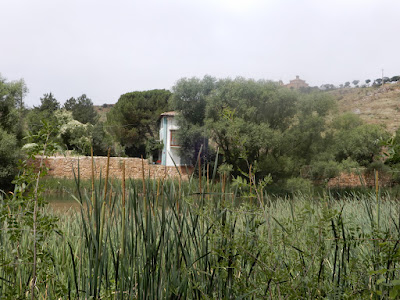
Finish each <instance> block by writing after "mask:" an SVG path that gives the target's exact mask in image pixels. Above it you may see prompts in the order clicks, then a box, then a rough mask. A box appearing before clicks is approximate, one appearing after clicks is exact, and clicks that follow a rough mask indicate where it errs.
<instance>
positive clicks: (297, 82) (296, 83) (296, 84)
mask: <svg viewBox="0 0 400 300" xmlns="http://www.w3.org/2000/svg"><path fill="white" fill-rule="evenodd" d="M285 86H286V87H287V88H290V89H301V88H307V87H309V85H308V84H307V83H306V81H305V80H303V79H300V77H299V75H297V76H296V79H293V80H290V83H288V84H286V85H285Z"/></svg>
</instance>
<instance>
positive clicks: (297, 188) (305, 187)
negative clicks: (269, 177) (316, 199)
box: [285, 177, 313, 194]
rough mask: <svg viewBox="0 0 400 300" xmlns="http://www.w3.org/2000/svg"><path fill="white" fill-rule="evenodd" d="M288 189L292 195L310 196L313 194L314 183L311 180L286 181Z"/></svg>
mask: <svg viewBox="0 0 400 300" xmlns="http://www.w3.org/2000/svg"><path fill="white" fill-rule="evenodd" d="M285 186H286V189H287V191H288V192H290V193H292V194H296V193H301V194H310V193H311V192H312V187H313V183H312V181H311V180H309V179H305V178H300V177H294V178H289V179H287V180H286V184H285Z"/></svg>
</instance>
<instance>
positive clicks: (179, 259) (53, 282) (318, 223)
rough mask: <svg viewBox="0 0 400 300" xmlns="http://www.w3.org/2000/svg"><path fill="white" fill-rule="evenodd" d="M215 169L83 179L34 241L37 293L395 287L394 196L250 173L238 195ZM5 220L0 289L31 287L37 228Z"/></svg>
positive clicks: (260, 294)
mask: <svg viewBox="0 0 400 300" xmlns="http://www.w3.org/2000/svg"><path fill="white" fill-rule="evenodd" d="M221 181H222V183H219V184H216V185H214V184H212V183H211V182H209V183H207V181H203V182H202V184H201V186H202V187H201V189H200V183H199V182H198V181H197V180H196V181H194V180H193V181H189V182H186V183H179V181H165V182H163V181H153V180H144V181H129V182H127V183H126V188H125V189H122V182H114V184H113V185H112V186H111V185H107V188H105V184H104V181H98V182H96V184H95V190H94V191H93V193H92V191H91V186H90V185H89V186H88V187H87V186H86V187H84V188H81V189H79V191H80V192H79V193H77V200H78V201H79V202H80V203H81V204H82V205H81V208H80V209H79V210H78V212H77V213H76V214H72V215H58V217H59V220H58V222H57V227H56V228H54V229H52V233H51V234H50V235H49V236H48V237H47V239H46V240H45V241H44V243H43V246H42V248H41V249H40V251H41V252H42V253H43V260H42V261H38V270H39V272H38V281H37V295H38V297H39V298H49V299H50V298H56V297H63V298H66V299H68V298H70V299H78V298H82V299H86V298H88V299H89V298H91V297H92V298H102V299H164V298H169V299H186V298H188V299H216V298H218V299H230V298H238V299H264V298H271V299H279V298H282V299H283V298H289V299H302V298H307V299H315V298H359V299H365V298H367V297H368V298H371V297H372V298H373V299H374V298H376V299H379V298H381V297H384V298H388V297H389V296H392V297H393V298H396V297H397V294H396V293H397V291H398V290H399V288H400V286H399V284H398V281H397V279H398V276H399V270H398V264H399V253H400V251H399V246H400V245H399V240H400V239H399V235H400V229H399V228H400V219H399V218H400V215H399V211H398V203H397V202H396V201H395V200H393V199H391V197H390V196H388V195H383V196H378V197H376V195H375V194H354V195H348V196H343V197H341V198H340V199H334V198H332V197H330V196H329V195H328V194H326V195H324V196H320V197H311V196H303V195H297V196H295V197H293V198H290V199H289V198H276V197H274V198H270V197H268V195H267V194H265V193H264V192H263V191H262V190H261V188H260V187H255V186H254V185H252V186H251V187H250V186H248V189H247V190H246V191H245V192H242V193H241V194H240V197H241V198H240V202H241V205H239V206H237V205H232V204H233V203H235V202H237V200H238V199H237V198H238V197H239V193H238V190H237V189H236V188H234V187H232V186H228V185H225V184H223V181H224V180H221ZM82 186H83V184H82ZM106 189H107V190H106ZM124 191H125V192H124ZM5 203H6V202H5V201H4V200H2V202H1V209H2V211H4V210H7V207H6V206H5ZM43 209H44V210H46V211H43V214H44V215H46V213H48V209H47V208H46V207H45V208H43ZM0 229H1V230H0V240H1V241H2V243H1V256H0V257H1V264H0V282H1V285H0V298H5V299H7V298H8V297H9V298H10V299H15V298H13V295H20V297H21V298H25V297H29V295H30V294H29V287H30V284H31V283H30V279H31V274H32V264H31V262H30V261H29V251H30V249H31V245H32V239H31V236H32V235H31V233H30V232H28V231H24V230H21V232H20V233H19V234H18V235H14V233H13V230H12V229H13V225H12V224H7V223H4V222H2V223H1V228H0ZM24 253H25V254H24ZM21 258H24V260H22V259H21Z"/></svg>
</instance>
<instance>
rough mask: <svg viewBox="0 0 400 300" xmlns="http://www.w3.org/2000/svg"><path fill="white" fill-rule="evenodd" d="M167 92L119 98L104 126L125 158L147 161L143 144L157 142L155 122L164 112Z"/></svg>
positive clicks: (157, 91) (132, 94) (149, 92)
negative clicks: (139, 158)
mask: <svg viewBox="0 0 400 300" xmlns="http://www.w3.org/2000/svg"><path fill="white" fill-rule="evenodd" d="M170 97H171V92H170V91H168V90H151V91H144V92H132V93H127V94H124V95H122V96H121V97H120V98H119V100H118V102H117V103H116V104H115V105H114V107H113V108H112V109H111V110H110V112H109V113H108V114H107V125H108V126H109V131H110V133H111V134H112V135H113V136H114V138H115V140H116V141H117V142H118V143H120V144H121V145H122V146H123V147H124V148H125V154H126V155H128V156H134V157H140V155H143V156H144V157H147V154H148V153H147V152H148V151H146V144H148V143H149V142H150V141H155V140H158V118H159V116H160V114H161V113H163V112H165V111H167V110H168V101H169V99H170Z"/></svg>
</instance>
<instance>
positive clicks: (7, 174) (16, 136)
mask: <svg viewBox="0 0 400 300" xmlns="http://www.w3.org/2000/svg"><path fill="white" fill-rule="evenodd" d="M26 92H27V88H26V86H25V83H24V81H23V80H22V79H21V80H19V81H13V82H8V81H7V80H6V79H5V78H3V77H2V76H1V75H0V189H7V188H10V186H11V180H12V178H13V177H14V175H15V173H16V164H17V160H18V157H19V152H20V147H21V145H22V143H23V139H22V138H23V129H22V114H21V111H22V109H23V108H24V107H23V97H24V95H25V93H26Z"/></svg>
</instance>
